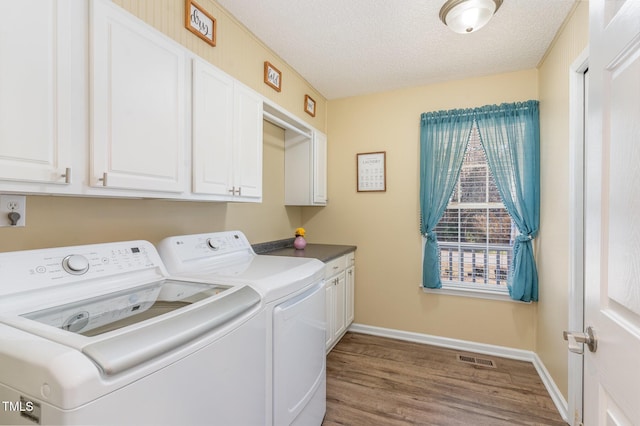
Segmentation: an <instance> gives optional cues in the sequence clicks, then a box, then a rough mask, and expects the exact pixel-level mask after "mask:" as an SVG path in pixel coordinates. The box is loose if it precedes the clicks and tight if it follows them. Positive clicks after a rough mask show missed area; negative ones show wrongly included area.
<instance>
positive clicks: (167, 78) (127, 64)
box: [90, 0, 187, 192]
mask: <svg viewBox="0 0 640 426" xmlns="http://www.w3.org/2000/svg"><path fill="white" fill-rule="evenodd" d="M92 7H93V8H92V15H91V24H92V25H91V30H92V37H91V40H92V43H91V46H90V48H91V53H90V57H91V70H92V76H91V77H92V80H91V90H92V101H91V110H92V129H91V176H90V178H91V179H90V184H91V185H92V186H105V187H112V188H126V189H139V190H150V191H161V192H182V191H184V190H185V189H186V188H185V180H186V177H185V166H184V157H185V147H186V145H185V144H186V136H185V105H184V99H185V86H186V84H185V69H186V64H187V62H186V53H185V52H186V50H185V49H184V48H182V47H181V46H179V45H178V44H177V43H175V42H173V41H172V40H170V39H168V38H167V37H165V36H164V35H163V34H161V33H160V32H158V31H157V30H155V29H153V28H152V27H150V26H148V25H147V24H145V23H144V22H142V21H140V20H139V19H137V18H135V17H134V16H132V15H130V14H129V13H127V12H126V11H124V10H123V9H121V8H119V7H118V6H116V5H113V4H111V3H110V2H107V1H104V0H96V1H94V2H92Z"/></svg>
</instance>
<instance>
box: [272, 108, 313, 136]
mask: <svg viewBox="0 0 640 426" xmlns="http://www.w3.org/2000/svg"><path fill="white" fill-rule="evenodd" d="M262 113H263V114H264V118H266V119H267V121H270V122H272V123H273V124H277V125H279V126H282V127H284V128H285V129H286V130H292V131H294V132H296V133H299V134H301V135H302V136H308V137H311V131H308V132H305V131H302V130H300V129H298V128H297V127H295V126H294V125H293V124H289V123H287V122H286V121H284V120H282V119H280V118H278V117H276V116H275V115H273V114H270V113H268V112H267V111H263V112H262Z"/></svg>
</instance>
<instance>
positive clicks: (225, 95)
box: [192, 59, 233, 197]
mask: <svg viewBox="0 0 640 426" xmlns="http://www.w3.org/2000/svg"><path fill="white" fill-rule="evenodd" d="M192 114H193V116H192V117H193V127H192V128H193V192H195V193H198V194H210V195H219V196H224V197H227V196H232V195H233V190H232V188H231V187H232V185H231V172H232V165H231V162H232V160H233V121H232V120H233V79H232V78H231V77H229V76H227V75H225V74H223V73H221V72H219V71H217V70H216V68H214V67H213V65H211V64H209V63H206V62H204V61H202V60H199V59H194V60H193V112H192ZM230 190H231V192H229V191H230Z"/></svg>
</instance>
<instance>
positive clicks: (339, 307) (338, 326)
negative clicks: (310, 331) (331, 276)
mask: <svg viewBox="0 0 640 426" xmlns="http://www.w3.org/2000/svg"><path fill="white" fill-rule="evenodd" d="M334 300H335V302H334V305H335V315H334V318H335V321H336V323H335V330H334V334H333V337H334V340H337V339H339V338H340V337H341V336H342V335H343V334H344V332H345V330H346V328H347V318H346V310H345V308H346V304H345V303H346V275H345V273H344V271H343V272H342V273H340V275H338V277H337V278H336V283H335V294H334Z"/></svg>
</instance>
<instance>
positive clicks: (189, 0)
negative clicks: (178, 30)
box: [184, 0, 217, 47]
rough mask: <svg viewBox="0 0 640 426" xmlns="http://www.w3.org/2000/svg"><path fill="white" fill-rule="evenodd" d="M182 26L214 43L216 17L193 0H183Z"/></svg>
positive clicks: (213, 44)
mask: <svg viewBox="0 0 640 426" xmlns="http://www.w3.org/2000/svg"><path fill="white" fill-rule="evenodd" d="M184 5H185V6H184V8H185V12H184V26H185V27H186V28H187V29H188V30H189V31H191V32H192V33H194V34H195V35H197V36H198V37H200V38H201V39H202V40H204V41H206V42H207V43H209V44H210V45H211V46H214V47H215V45H216V27H217V24H216V18H214V17H213V15H211V14H210V13H209V12H207V11H206V10H205V9H204V8H203V7H202V6H200V5H199V4H198V3H196V2H195V1H194V0H185V3H184Z"/></svg>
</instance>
